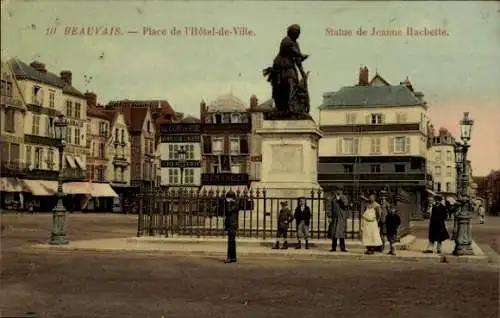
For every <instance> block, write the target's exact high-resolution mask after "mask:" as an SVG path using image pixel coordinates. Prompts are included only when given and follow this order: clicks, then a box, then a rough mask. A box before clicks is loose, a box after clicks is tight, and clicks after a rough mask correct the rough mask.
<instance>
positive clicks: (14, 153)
mask: <svg viewBox="0 0 500 318" xmlns="http://www.w3.org/2000/svg"><path fill="white" fill-rule="evenodd" d="M20 157H21V146H20V145H19V144H10V162H13V163H16V164H17V163H19V158H20Z"/></svg>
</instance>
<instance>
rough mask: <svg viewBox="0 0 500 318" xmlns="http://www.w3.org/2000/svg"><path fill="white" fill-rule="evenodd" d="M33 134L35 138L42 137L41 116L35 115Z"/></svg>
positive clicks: (32, 127)
mask: <svg viewBox="0 0 500 318" xmlns="http://www.w3.org/2000/svg"><path fill="white" fill-rule="evenodd" d="M31 133H32V134H33V135H35V136H39V135H40V116H38V115H33V124H32V126H31Z"/></svg>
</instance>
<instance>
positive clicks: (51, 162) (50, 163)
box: [47, 149, 55, 170]
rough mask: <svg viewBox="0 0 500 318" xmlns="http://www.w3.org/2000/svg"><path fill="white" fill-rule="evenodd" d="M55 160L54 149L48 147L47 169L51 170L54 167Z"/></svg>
mask: <svg viewBox="0 0 500 318" xmlns="http://www.w3.org/2000/svg"><path fill="white" fill-rule="evenodd" d="M54 165H55V161H54V150H53V149H49V153H48V157H47V167H48V168H49V170H52V169H53V168H54Z"/></svg>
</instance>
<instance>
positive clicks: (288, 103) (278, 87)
mask: <svg viewBox="0 0 500 318" xmlns="http://www.w3.org/2000/svg"><path fill="white" fill-rule="evenodd" d="M299 36H300V26H299V25H297V24H293V25H291V26H289V27H288V30H287V36H286V37H285V38H283V40H282V41H281V44H280V50H279V53H278V55H277V56H276V57H275V58H274V62H273V66H272V67H268V68H266V69H264V72H263V74H264V76H267V81H268V82H270V83H271V86H272V97H273V100H274V103H275V105H276V114H275V115H277V116H278V117H281V118H290V119H291V118H297V119H298V118H300V117H304V115H306V116H305V117H309V115H308V114H309V109H310V106H309V92H308V88H307V77H308V75H309V72H307V73H306V72H304V69H303V68H302V62H303V61H305V60H306V59H307V58H308V57H309V55H304V54H302V53H301V52H300V47H299V44H298V43H297V39H298V38H299ZM297 69H298V72H300V75H301V79H300V80H299V75H298V72H297Z"/></svg>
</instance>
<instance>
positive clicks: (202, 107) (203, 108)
mask: <svg viewBox="0 0 500 318" xmlns="http://www.w3.org/2000/svg"><path fill="white" fill-rule="evenodd" d="M206 112H207V103H205V101H204V100H201V102H200V119H201V122H202V123H204V122H205V113H206Z"/></svg>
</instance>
